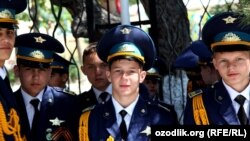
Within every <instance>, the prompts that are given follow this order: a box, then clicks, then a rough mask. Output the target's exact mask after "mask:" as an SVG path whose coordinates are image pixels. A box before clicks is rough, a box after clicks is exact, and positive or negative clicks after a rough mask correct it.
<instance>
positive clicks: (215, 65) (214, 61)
mask: <svg viewBox="0 0 250 141" xmlns="http://www.w3.org/2000/svg"><path fill="white" fill-rule="evenodd" d="M213 65H214V68H215V69H216V70H217V64H216V60H215V59H214V58H213Z"/></svg>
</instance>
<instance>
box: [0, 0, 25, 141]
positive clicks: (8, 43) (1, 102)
mask: <svg viewBox="0 0 250 141" xmlns="http://www.w3.org/2000/svg"><path fill="white" fill-rule="evenodd" d="M26 7H27V1H26V0H11V1H10V0H1V1H0V114H1V116H0V121H1V124H0V140H1V141H17V140H18V141H22V137H21V135H20V122H19V118H20V115H18V114H17V110H16V108H17V105H16V101H15V98H14V97H13V94H12V89H11V87H10V83H9V79H8V76H7V70H6V69H5V67H4V63H5V61H6V60H7V59H9V58H10V55H11V52H12V50H13V47H14V44H15V38H16V29H17V28H18V22H17V20H16V19H15V15H16V14H19V13H21V12H23V11H24V10H25V9H26ZM6 129H7V130H6Z"/></svg>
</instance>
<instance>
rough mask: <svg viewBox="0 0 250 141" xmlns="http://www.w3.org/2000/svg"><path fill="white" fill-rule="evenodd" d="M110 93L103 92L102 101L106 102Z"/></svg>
mask: <svg viewBox="0 0 250 141" xmlns="http://www.w3.org/2000/svg"><path fill="white" fill-rule="evenodd" d="M108 95H109V93H107V92H102V93H101V94H100V96H99V98H100V99H101V101H102V103H105V102H106V99H107V97H108Z"/></svg>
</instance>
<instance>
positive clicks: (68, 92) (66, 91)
mask: <svg viewBox="0 0 250 141" xmlns="http://www.w3.org/2000/svg"><path fill="white" fill-rule="evenodd" d="M63 92H65V93H67V94H70V95H76V93H74V92H72V91H69V90H65V89H63Z"/></svg>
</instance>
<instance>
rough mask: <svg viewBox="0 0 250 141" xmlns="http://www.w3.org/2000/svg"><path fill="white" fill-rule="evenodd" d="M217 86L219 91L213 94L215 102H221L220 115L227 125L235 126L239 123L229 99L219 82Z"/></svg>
mask: <svg viewBox="0 0 250 141" xmlns="http://www.w3.org/2000/svg"><path fill="white" fill-rule="evenodd" d="M219 85H220V86H219V89H218V90H217V91H216V93H215V99H216V101H220V102H221V106H220V114H221V115H222V117H223V118H224V120H225V121H226V122H227V123H228V124H230V125H237V124H239V122H238V120H237V115H236V112H235V110H234V108H233V105H232V101H231V98H230V96H229V94H228V92H227V90H226V88H225V86H224V85H223V83H222V82H221V81H220V84H219Z"/></svg>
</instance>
